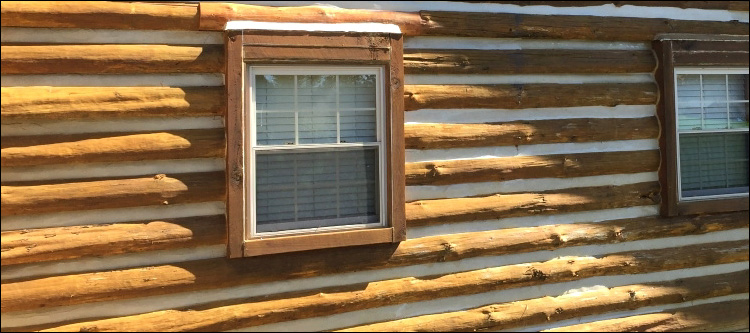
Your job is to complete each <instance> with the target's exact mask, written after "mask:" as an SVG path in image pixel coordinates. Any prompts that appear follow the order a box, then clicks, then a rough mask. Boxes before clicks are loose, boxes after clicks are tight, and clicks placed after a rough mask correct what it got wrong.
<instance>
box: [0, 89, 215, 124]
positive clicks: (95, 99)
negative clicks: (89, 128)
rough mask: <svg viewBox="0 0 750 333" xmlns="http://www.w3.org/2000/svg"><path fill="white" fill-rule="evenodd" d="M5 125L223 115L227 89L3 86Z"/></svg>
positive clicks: (2, 115) (1, 114) (0, 115)
mask: <svg viewBox="0 0 750 333" xmlns="http://www.w3.org/2000/svg"><path fill="white" fill-rule="evenodd" d="M0 92H1V94H2V100H1V102H0V103H2V111H0V117H2V118H0V119H1V120H2V122H3V123H6V122H8V121H16V120H72V119H104V118H125V117H176V116H190V117H198V116H221V115H223V114H224V113H225V111H226V101H225V97H224V88H223V87H182V88H180V87H2V88H0Z"/></svg>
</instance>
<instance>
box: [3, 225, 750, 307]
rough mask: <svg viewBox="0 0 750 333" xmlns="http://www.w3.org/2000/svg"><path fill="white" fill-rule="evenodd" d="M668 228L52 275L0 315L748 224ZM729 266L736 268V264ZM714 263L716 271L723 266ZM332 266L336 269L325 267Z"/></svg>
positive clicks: (13, 296)
mask: <svg viewBox="0 0 750 333" xmlns="http://www.w3.org/2000/svg"><path fill="white" fill-rule="evenodd" d="M667 221H669V222H667V223H664V220H663V219H660V218H658V217H653V218H645V219H628V220H622V221H612V222H608V223H590V224H570V225H557V226H544V227H534V228H516V229H507V230H496V231H487V232H476V233H465V234H457V235H446V236H434V237H428V238H421V239H414V240H407V241H404V242H401V243H400V244H384V245H379V246H372V247H353V248H340V249H328V250H319V251H308V252H300V253H286V254H278V255H269V256H262V257H253V258H244V259H220V258H217V259H208V260H199V261H191V262H183V263H175V264H171V265H161V266H154V267H141V268H131V269H121V270H114V271H107V272H95V273H81V274H72V275H65V276H54V277H46V278H37V279H30V280H25V281H17V282H13V283H6V284H3V285H2V293H0V296H1V297H2V311H3V312H6V311H17V310H26V309H35V308H40V307H48V306H61V305H72V304H80V303H86V302H96V301H107V300H116V299H129V298H135V297H145V296H153V295H163V294H171V293H177V292H184V291H192V290H204V289H213V288H223V287H231V286H238V285H246V284H253V283H262V282H270V281H278V280H280V279H293V278H303V277H313V276H323V275H330V274H337V273H343V272H352V271H362V270H372V269H381V268H388V267H399V266H407V265H417V264H425V263H436V262H443V261H455V260H461V259H466V258H471V257H476V256H484V255H503V254H511V253H522V252H530V251H540V250H544V249H549V250H551V249H556V248H560V247H568V246H577V245H591V244H607V243H615V242H625V241H633V240H639V239H651V238H660V237H670V236H681V235H690V234H702V233H707V232H713V231H719V230H729V229H735V228H745V227H747V223H748V219H747V212H741V213H735V214H732V215H717V216H704V217H693V218H679V219H674V220H667ZM711 246H714V245H698V246H692V247H685V248H684V251H686V252H685V253H686V254H685V255H684V256H678V255H677V254H675V253H670V254H669V255H668V257H674V258H679V261H678V262H674V263H673V264H675V265H678V266H680V265H683V267H681V268H684V267H687V266H684V265H685V264H684V262H683V261H682V260H709V261H712V260H714V259H715V255H713V254H711V253H713V252H712V251H713V250H711ZM716 246H720V247H721V248H722V250H721V251H719V252H720V253H723V254H721V256H725V255H726V256H730V257H732V258H735V255H736V254H737V253H740V257H742V256H743V255H744V258H745V259H743V260H747V253H746V247H747V242H746V241H745V242H744V243H743V242H741V241H740V242H732V243H727V244H722V245H716ZM743 248H744V250H743ZM673 250H674V249H673ZM658 251H667V250H658ZM670 251H672V250H670ZM678 251H683V250H678ZM690 251H692V252H690ZM737 251H739V252H737ZM742 251H745V252H742ZM719 252H717V253H719ZM680 253H682V252H680ZM687 253H689V254H690V255H687ZM732 253H734V254H732ZM741 253H744V254H741ZM632 255H634V256H638V257H639V258H640V257H644V258H645V257H649V256H652V257H653V253H652V252H649V251H636V252H633V253H632ZM717 255H718V254H717ZM590 259H593V258H590ZM597 260H598V259H597ZM602 260H603V259H602ZM618 260H619V259H618ZM623 260H626V261H627V260H628V259H623ZM664 260H667V259H664ZM731 260H732V261H731V262H734V260H735V259H731ZM737 260H739V259H737ZM667 261H669V260H667ZM720 261H721V260H720ZM740 261H741V260H740ZM628 262H632V260H631V261H628ZM712 262H713V264H718V263H720V262H714V261H712ZM721 262H724V261H721ZM330 263H336V264H335V265H330ZM599 263H600V262H599V261H596V262H593V263H591V266H590V267H592V269H594V268H595V267H598V265H599ZM613 265H615V266H617V265H622V262H620V261H618V263H617V264H613ZM670 265H672V264H670ZM521 266H523V267H525V268H524V269H523V271H526V270H528V269H529V265H520V266H519V267H521ZM613 267H614V266H613ZM628 267H630V268H628ZM633 267H634V265H630V266H625V267H620V268H617V271H618V272H619V273H616V274H625V273H627V272H620V269H631V268H633ZM501 268H502V267H501ZM519 269H520V268H519ZM613 269H614V268H613ZM645 271H647V270H644V272H645ZM613 274H614V273H613Z"/></svg>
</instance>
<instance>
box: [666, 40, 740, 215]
mask: <svg viewBox="0 0 750 333" xmlns="http://www.w3.org/2000/svg"><path fill="white" fill-rule="evenodd" d="M654 48H655V50H656V51H657V56H658V57H659V68H658V69H657V72H656V74H657V81H658V82H659V84H660V88H661V89H660V91H661V100H660V103H659V112H658V113H659V120H660V122H661V127H662V135H661V137H660V148H661V151H662V166H661V168H660V172H659V176H660V177H659V178H660V182H661V184H662V207H661V210H662V215H665V216H674V215H687V214H699V213H711V212H726V211H737V210H747V209H748V183H749V181H748V160H749V156H748V149H749V148H750V146H749V145H748V40H747V37H746V36H743V37H740V38H733V37H731V36H721V37H716V36H686V35H678V36H662V37H661V38H660V39H659V40H657V41H656V42H655V43H654Z"/></svg>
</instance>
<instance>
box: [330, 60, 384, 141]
mask: <svg viewBox="0 0 750 333" xmlns="http://www.w3.org/2000/svg"><path fill="white" fill-rule="evenodd" d="M375 84H376V79H375V75H341V76H339V85H340V86H339V93H340V104H339V106H340V110H341V113H340V122H341V142H373V141H377V135H376V131H377V127H376V121H375V120H376V112H375V106H376V101H375V99H376V90H375Z"/></svg>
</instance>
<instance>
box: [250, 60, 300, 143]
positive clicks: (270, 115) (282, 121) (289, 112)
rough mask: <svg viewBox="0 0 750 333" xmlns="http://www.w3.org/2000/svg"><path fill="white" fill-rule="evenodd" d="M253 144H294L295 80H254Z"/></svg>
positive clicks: (258, 77)
mask: <svg viewBox="0 0 750 333" xmlns="http://www.w3.org/2000/svg"><path fill="white" fill-rule="evenodd" d="M255 109H256V120H255V129H256V140H257V141H256V142H257V144H259V145H289V144H294V76H293V75H256V76H255Z"/></svg>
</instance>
